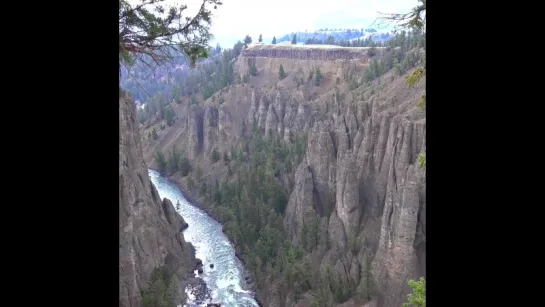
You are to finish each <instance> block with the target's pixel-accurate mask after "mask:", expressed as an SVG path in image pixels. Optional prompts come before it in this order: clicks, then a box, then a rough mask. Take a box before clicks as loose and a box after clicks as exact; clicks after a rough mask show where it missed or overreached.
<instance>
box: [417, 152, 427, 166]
mask: <svg viewBox="0 0 545 307" xmlns="http://www.w3.org/2000/svg"><path fill="white" fill-rule="evenodd" d="M418 166H420V168H425V167H426V153H421V154H419V155H418Z"/></svg>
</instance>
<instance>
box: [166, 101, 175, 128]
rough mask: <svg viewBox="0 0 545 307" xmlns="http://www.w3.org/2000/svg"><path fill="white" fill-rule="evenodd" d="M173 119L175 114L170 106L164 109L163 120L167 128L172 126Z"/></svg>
mask: <svg viewBox="0 0 545 307" xmlns="http://www.w3.org/2000/svg"><path fill="white" fill-rule="evenodd" d="M175 117H176V112H174V110H173V109H172V107H171V106H168V107H167V108H166V109H165V120H166V122H167V125H168V126H169V127H170V126H172V124H174V121H175Z"/></svg>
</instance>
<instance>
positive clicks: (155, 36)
mask: <svg viewBox="0 0 545 307" xmlns="http://www.w3.org/2000/svg"><path fill="white" fill-rule="evenodd" d="M164 2H165V0H143V1H142V2H140V3H139V4H131V3H129V1H127V0H119V64H120V73H121V65H125V66H130V65H133V64H134V63H135V62H136V61H141V62H144V63H147V64H148V65H151V64H155V65H164V64H166V63H169V62H171V61H172V59H173V57H174V55H175V54H176V53H179V52H182V53H184V54H185V55H186V56H187V58H188V59H189V60H190V64H191V65H192V66H194V65H195V62H196V61H197V59H199V58H205V57H207V56H208V54H207V50H206V46H207V44H208V41H209V40H210V38H211V33H210V31H209V30H210V24H211V16H212V11H211V10H210V9H209V7H210V6H213V8H214V9H216V7H217V5H221V4H222V3H221V1H220V0H202V6H201V7H200V9H199V11H198V12H197V13H196V14H195V15H194V16H193V17H187V16H186V14H185V10H186V9H187V5H182V6H175V5H165V3H164Z"/></svg>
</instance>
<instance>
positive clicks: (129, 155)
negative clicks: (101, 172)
mask: <svg viewBox="0 0 545 307" xmlns="http://www.w3.org/2000/svg"><path fill="white" fill-rule="evenodd" d="M185 225H187V224H186V223H185V221H184V220H183V218H182V217H181V216H180V215H179V214H178V213H176V211H175V210H174V206H173V205H172V203H171V202H170V200H168V199H163V200H161V199H160V198H159V194H158V193H157V190H156V189H155V186H154V185H153V183H152V182H151V181H150V179H149V176H148V169H147V167H146V165H145V163H144V160H143V156H142V145H141V143H140V131H139V127H138V121H137V117H136V109H135V104H134V102H132V101H130V100H129V99H127V98H125V97H124V96H123V95H122V94H120V99H119V279H120V281H119V306H120V307H139V306H141V291H143V290H145V289H146V288H147V282H148V280H149V278H150V275H151V273H152V271H153V269H154V268H156V267H158V266H161V265H163V264H164V265H167V266H168V267H169V268H170V269H171V270H172V271H174V272H176V274H177V276H178V278H179V279H180V280H182V281H183V280H185V279H187V278H188V277H189V276H191V269H192V265H193V264H194V263H195V258H194V252H195V251H194V248H193V246H192V245H191V244H190V243H188V242H186V241H185V240H184V237H183V235H182V233H181V230H182V229H183V228H184V227H186V226H185ZM182 287H183V283H182ZM181 292H182V293H183V289H181Z"/></svg>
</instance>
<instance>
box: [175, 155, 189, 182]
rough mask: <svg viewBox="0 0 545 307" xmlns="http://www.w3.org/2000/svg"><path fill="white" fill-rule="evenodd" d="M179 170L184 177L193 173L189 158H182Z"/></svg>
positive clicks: (179, 162)
mask: <svg viewBox="0 0 545 307" xmlns="http://www.w3.org/2000/svg"><path fill="white" fill-rule="evenodd" d="M178 169H179V170H180V173H181V174H182V176H183V177H185V176H187V175H188V174H189V172H190V171H191V164H190V163H189V159H188V158H187V157H185V156H182V157H180V160H179V161H178Z"/></svg>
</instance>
